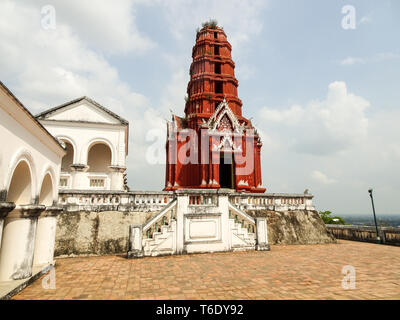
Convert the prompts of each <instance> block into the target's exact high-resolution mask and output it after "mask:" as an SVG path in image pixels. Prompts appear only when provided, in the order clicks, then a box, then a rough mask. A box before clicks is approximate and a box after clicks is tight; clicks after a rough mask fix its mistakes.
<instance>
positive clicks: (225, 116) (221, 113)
mask: <svg viewBox="0 0 400 320" xmlns="http://www.w3.org/2000/svg"><path fill="white" fill-rule="evenodd" d="M229 122H230V123H229ZM207 126H208V128H209V130H210V131H217V130H219V131H222V132H223V131H230V132H235V133H240V134H242V133H243V130H244V125H241V124H240V123H239V121H238V119H237V117H236V116H235V114H234V113H233V112H232V110H231V108H229V105H228V102H227V101H226V100H225V99H224V101H222V102H221V103H220V104H219V105H218V107H217V109H216V110H215V112H214V114H213V115H212V116H211V118H210V119H209V120H208V122H207Z"/></svg>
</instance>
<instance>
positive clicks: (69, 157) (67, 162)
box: [61, 140, 74, 172]
mask: <svg viewBox="0 0 400 320" xmlns="http://www.w3.org/2000/svg"><path fill="white" fill-rule="evenodd" d="M63 142H64V143H65V145H66V152H67V153H66V155H65V156H64V157H63V158H62V162H61V171H62V172H70V171H71V170H72V169H71V165H72V164H73V163H74V146H73V145H72V144H71V143H69V142H68V141H65V140H63Z"/></svg>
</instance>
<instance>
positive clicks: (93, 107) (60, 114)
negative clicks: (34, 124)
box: [36, 97, 128, 124]
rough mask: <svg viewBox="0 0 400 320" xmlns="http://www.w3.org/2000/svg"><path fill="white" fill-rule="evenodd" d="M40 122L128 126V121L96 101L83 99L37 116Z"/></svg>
mask: <svg viewBox="0 0 400 320" xmlns="http://www.w3.org/2000/svg"><path fill="white" fill-rule="evenodd" d="M36 118H37V119H39V120H53V121H68V122H91V123H104V124H128V121H126V120H125V119H123V118H121V117H120V116H118V115H116V114H115V113H113V112H112V111H110V110H108V109H107V108H105V107H103V106H102V105H100V104H99V103H97V102H96V101H94V100H92V99H90V98H87V97H82V98H79V99H76V100H73V101H70V102H68V103H65V104H63V105H61V106H58V107H55V108H52V109H49V110H47V111H44V112H42V113H40V114H38V115H37V116H36Z"/></svg>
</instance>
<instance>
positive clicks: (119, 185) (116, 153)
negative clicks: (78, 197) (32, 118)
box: [36, 97, 129, 191]
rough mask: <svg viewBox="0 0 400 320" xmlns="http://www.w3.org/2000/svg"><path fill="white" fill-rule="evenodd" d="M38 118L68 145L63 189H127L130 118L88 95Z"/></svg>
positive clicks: (62, 170) (63, 169)
mask: <svg viewBox="0 0 400 320" xmlns="http://www.w3.org/2000/svg"><path fill="white" fill-rule="evenodd" d="M36 118H37V119H38V120H39V121H40V122H41V123H42V124H43V126H44V127H45V128H46V129H47V130H48V131H49V132H50V133H51V134H53V135H54V136H55V137H56V138H58V139H59V140H61V141H63V142H64V143H65V145H66V149H67V155H66V156H65V157H64V158H63V161H62V166H61V175H60V188H61V189H73V190H113V191H123V190H125V188H126V179H125V171H126V156H127V154H128V134H129V123H128V121H126V120H124V119H122V118H121V117H119V116H118V115H116V114H115V113H113V112H111V111H110V110H108V109H106V108H105V107H103V106H101V105H100V104H98V103H97V102H95V101H93V100H91V99H89V98H87V97H82V98H78V99H75V100H73V101H70V102H68V103H65V104H63V105H61V106H58V107H55V108H52V109H50V110H47V111H45V112H42V113H40V114H39V115H37V117H36Z"/></svg>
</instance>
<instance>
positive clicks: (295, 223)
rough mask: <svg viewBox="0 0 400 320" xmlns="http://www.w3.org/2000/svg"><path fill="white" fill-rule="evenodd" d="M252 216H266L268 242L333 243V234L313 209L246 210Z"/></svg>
mask: <svg viewBox="0 0 400 320" xmlns="http://www.w3.org/2000/svg"><path fill="white" fill-rule="evenodd" d="M246 212H247V213H248V214H250V215H252V216H253V217H258V216H262V217H266V218H267V226H268V241H269V243H270V244H317V243H334V242H336V240H335V238H334V236H333V235H332V234H331V233H330V232H329V231H328V230H327V228H326V226H325V224H324V222H323V220H322V219H321V217H320V216H319V214H318V212H317V211H314V210H293V211H270V210H246Z"/></svg>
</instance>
